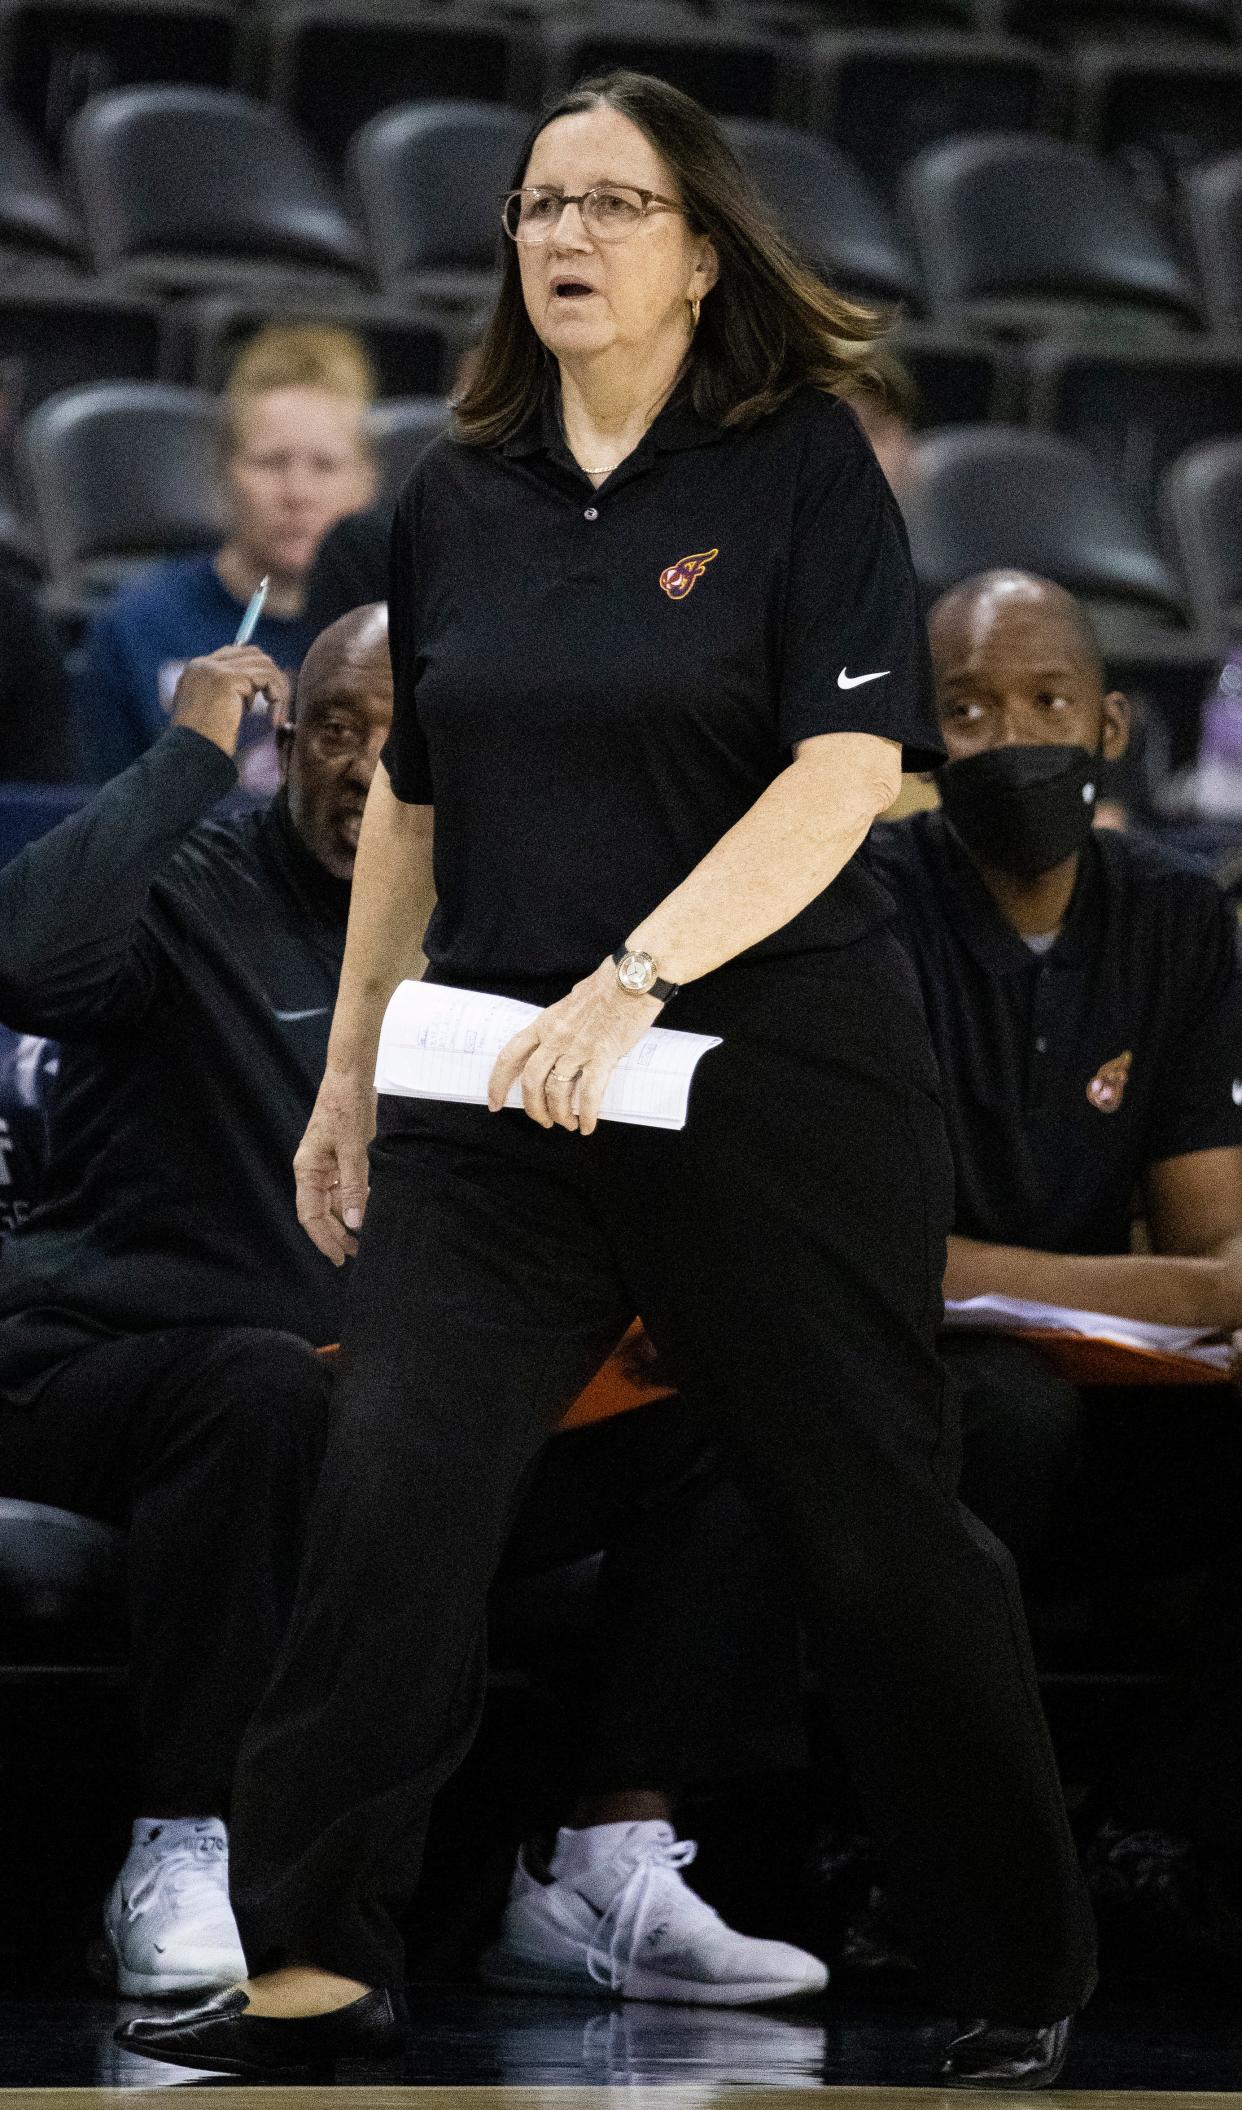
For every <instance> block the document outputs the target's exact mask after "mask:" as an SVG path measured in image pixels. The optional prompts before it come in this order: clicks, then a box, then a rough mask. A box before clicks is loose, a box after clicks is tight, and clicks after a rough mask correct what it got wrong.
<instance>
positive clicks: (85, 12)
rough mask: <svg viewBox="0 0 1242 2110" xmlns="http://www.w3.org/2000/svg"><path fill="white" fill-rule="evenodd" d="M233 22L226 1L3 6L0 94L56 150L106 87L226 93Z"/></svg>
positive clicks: (9, 1)
mask: <svg viewBox="0 0 1242 2110" xmlns="http://www.w3.org/2000/svg"><path fill="white" fill-rule="evenodd" d="M235 19H236V18H235V14H234V10H233V8H232V6H231V5H229V4H227V0H2V4H0V52H2V53H3V58H2V60H0V73H2V77H3V81H4V86H5V93H6V94H7V95H8V97H9V99H10V100H11V101H12V102H13V103H14V104H15V105H16V107H17V108H18V109H19V110H20V111H21V113H22V115H23V116H24V117H25V118H26V120H27V122H28V123H30V124H32V125H34V126H35V127H36V129H37V130H39V131H41V132H43V133H44V134H45V136H46V137H47V139H48V140H49V142H51V143H52V144H57V143H58V142H59V140H60V138H61V136H62V134H63V133H64V131H65V128H66V126H67V125H68V124H69V121H70V119H71V118H72V117H73V116H74V115H75V114H76V113H77V111H78V110H80V109H81V107H82V105H83V103H85V102H86V101H87V100H88V99H89V97H91V96H92V95H102V94H104V93H106V92H107V90H109V89H111V88H128V87H136V86H138V85H139V84H140V83H143V82H151V81H182V82H186V83H193V84H199V85H203V86H213V87H220V88H223V87H226V86H227V85H228V83H229V81H230V80H231V78H232V72H233V45H234V24H235Z"/></svg>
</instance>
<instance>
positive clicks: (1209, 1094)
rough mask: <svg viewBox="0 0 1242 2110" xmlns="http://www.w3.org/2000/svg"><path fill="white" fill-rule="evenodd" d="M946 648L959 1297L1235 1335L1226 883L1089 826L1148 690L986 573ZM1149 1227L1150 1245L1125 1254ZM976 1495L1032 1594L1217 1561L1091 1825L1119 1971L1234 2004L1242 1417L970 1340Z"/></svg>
mask: <svg viewBox="0 0 1242 2110" xmlns="http://www.w3.org/2000/svg"><path fill="white" fill-rule="evenodd" d="M929 628H930V635H931V643H932V651H933V658H934V662H935V669H936V680H937V689H938V694H939V700H940V708H941V718H942V727H943V734H944V741H945V746H946V748H947V749H948V753H949V760H948V762H947V764H946V765H945V767H944V768H943V769H942V770H941V771H940V772H939V776H938V779H937V782H938V786H939V790H940V797H941V810H940V811H939V812H936V813H921V814H918V815H916V816H914V817H913V818H912V819H911V820H909V821H906V822H902V823H899V824H897V825H895V826H892V827H888V828H883V829H880V830H878V831H877V832H876V835H875V836H874V837H873V845H874V849H873V854H874V857H875V860H876V863H877V866H878V869H879V871H880V873H881V876H882V877H883V878H884V881H885V883H886V885H887V886H888V887H889V888H890V890H891V891H892V893H893V894H894V896H895V898H896V900H897V903H898V908H899V915H900V920H901V927H902V929H903V934H904V936H905V938H906V940H907V942H908V944H909V946H910V950H911V953H912V955H913V958H914V961H915V965H916V967H917V969H918V973H919V976H920V980H921V982H922V986H923V994H924V1000H925V1003H926V1005H927V1010H928V1016H929V1020H930V1023H931V1028H932V1037H933V1040H934V1041H935V1043H936V1051H937V1056H938V1060H939V1063H940V1068H941V1073H942V1076H943V1079H944V1085H945V1100H946V1115H947V1120H948V1128H949V1136H950V1142H951V1145H952V1149H953V1155H954V1162H955V1171H956V1175H957V1214H956V1224H955V1235H954V1236H953V1237H951V1238H950V1240H949V1261H948V1272H947V1275H946V1280H945V1294H946V1296H947V1297H948V1298H951V1299H958V1298H967V1297H973V1296H979V1295H983V1294H986V1293H1000V1294H1002V1295H1007V1296H1011V1297H1019V1298H1025V1299H1030V1300H1036V1301H1039V1302H1043V1303H1048V1304H1058V1305H1068V1306H1071V1307H1074V1308H1077V1309H1080V1310H1088V1311H1096V1312H1109V1313H1114V1314H1118V1315H1123V1316H1126V1317H1129V1318H1135V1319H1145V1320H1149V1321H1157V1322H1164V1323H1168V1324H1173V1325H1185V1326H1196V1327H1213V1328H1221V1329H1223V1330H1226V1331H1230V1332H1235V1331H1236V1330H1237V1329H1238V1328H1239V1327H1242V995H1240V991H1239V979H1238V971H1237V966H1236V932H1235V927H1234V923H1233V918H1232V916H1231V915H1230V913H1229V911H1228V910H1227V907H1226V905H1225V903H1224V901H1223V898H1222V897H1221V896H1220V894H1219V893H1218V891H1217V889H1216V888H1215V887H1214V886H1213V885H1212V883H1211V881H1210V880H1208V879H1207V878H1206V877H1201V876H1199V875H1198V874H1196V873H1194V872H1193V871H1191V870H1189V869H1188V868H1187V867H1185V866H1184V865H1182V864H1180V863H1176V862H1174V861H1173V860H1171V859H1169V858H1168V857H1166V856H1165V855H1164V854H1163V853H1162V852H1160V851H1159V850H1157V849H1155V848H1153V847H1151V846H1150V845H1147V844H1142V843H1137V842H1135V841H1133V840H1130V839H1127V838H1125V837H1123V836H1121V835H1118V834H1116V833H1114V832H1112V831H1105V830H1102V829H1101V830H1095V831H1093V828H1092V821H1093V816H1094V809H1095V804H1096V795H1097V791H1098V784H1099V771H1100V766H1101V763H1103V762H1107V761H1111V760H1114V759H1116V758H1118V757H1119V756H1120V755H1121V754H1122V753H1123V751H1124V748H1125V744H1126V737H1127V730H1128V710H1127V705H1126V701H1125V698H1124V697H1123V696H1120V695H1117V694H1115V693H1114V694H1106V693H1105V685H1104V679H1103V671H1102V667H1101V663H1100V657H1099V652H1098V649H1097V647H1096V645H1095V641H1094V639H1093V637H1092V635H1091V632H1090V628H1089V626H1088V624H1087V622H1086V620H1085V617H1084V616H1083V613H1082V611H1081V609H1080V608H1079V607H1078V606H1077V604H1076V603H1075V602H1074V601H1073V600H1072V599H1071V597H1070V596H1069V595H1068V594H1067V593H1065V592H1064V591H1063V590H1062V589H1061V588H1059V587H1056V586H1053V585H1050V584H1049V583H1048V582H1046V581H1044V580H1040V579H1035V578H1031V577H1029V576H1026V575H1024V574H1021V573H1014V572H994V573H990V574H987V575H985V576H984V577H981V578H978V579H972V580H969V581H967V582H966V583H965V584H964V585H962V586H959V587H957V588H956V589H955V590H954V591H953V592H951V593H949V594H946V595H945V596H944V598H943V599H942V600H941V601H940V602H938V603H937V605H936V607H935V608H934V609H933V611H932V614H931V619H930V625H929ZM1136 1217H1142V1218H1143V1219H1144V1226H1145V1237H1144V1239H1143V1240H1142V1241H1141V1242H1142V1243H1143V1244H1144V1245H1145V1247H1146V1250H1142V1251H1139V1250H1137V1249H1136V1248H1137V1246H1138V1245H1139V1244H1140V1240H1139V1239H1138V1238H1132V1229H1131V1227H1132V1219H1134V1218H1136ZM947 1356H948V1360H949V1361H950V1364H951V1366H952V1367H954V1368H955V1370H956V1372H957V1376H958V1379H959V1382H960V1386H961V1391H962V1398H963V1438H964V1441H963V1450H964V1471H963V1476H962V1497H963V1500H965V1501H966V1502H967V1503H968V1505H969V1506H970V1507H971V1508H972V1509H974V1510H975V1511H976V1513H977V1514H979V1515H980V1516H981V1517H982V1518H983V1519H984V1521H985V1522H986V1523H988V1524H989V1525H990V1526H991V1527H992V1529H993V1530H994V1531H996V1533H997V1534H998V1536H999V1537H1001V1538H1002V1539H1003V1540H1005V1541H1006V1543H1007V1544H1008V1545H1009V1546H1010V1549H1011V1551H1012V1552H1013V1553H1014V1555H1015V1557H1016V1558H1017V1559H1018V1561H1019V1565H1020V1567H1021V1568H1022V1569H1023V1572H1024V1575H1025V1577H1026V1579H1027V1581H1028V1583H1029V1584H1030V1585H1031V1586H1032V1587H1033V1588H1035V1589H1038V1587H1039V1585H1040V1581H1041V1578H1042V1577H1043V1576H1045V1575H1047V1576H1050V1577H1051V1578H1052V1579H1054V1580H1055V1582H1056V1584H1057V1586H1058V1587H1059V1588H1060V1589H1061V1590H1062V1591H1063V1590H1064V1589H1065V1588H1066V1587H1067V1586H1070V1587H1072V1586H1073V1585H1075V1584H1077V1585H1078V1586H1079V1587H1080V1588H1081V1587H1084V1586H1085V1587H1087V1588H1092V1587H1095V1586H1100V1585H1103V1586H1105V1587H1107V1588H1108V1589H1109V1590H1111V1591H1112V1592H1114V1593H1116V1591H1117V1589H1118V1587H1119V1586H1120V1588H1121V1590H1122V1592H1123V1594H1126V1595H1128V1594H1130V1587H1129V1586H1132V1585H1133V1584H1134V1583H1136V1582H1139V1581H1142V1582H1146V1581H1147V1580H1149V1579H1150V1578H1151V1577H1152V1576H1153V1575H1167V1574H1171V1573H1182V1572H1185V1571H1188V1570H1199V1569H1202V1568H1203V1567H1204V1565H1205V1563H1207V1564H1210V1570H1211V1572H1210V1574H1209V1578H1208V1584H1207V1587H1206V1589H1205V1591H1204V1592H1203V1593H1202V1594H1201V1595H1200V1597H1199V1598H1198V1600H1197V1606H1196V1611H1195V1614H1194V1618H1193V1631H1192V1633H1191V1634H1190V1635H1189V1637H1187V1639H1188V1645H1187V1646H1186V1648H1185V1652H1184V1660H1185V1661H1186V1662H1187V1664H1189V1665H1191V1666H1192V1668H1191V1670H1190V1673H1189V1675H1188V1677H1187V1679H1186V1681H1185V1682H1179V1685H1178V1687H1177V1689H1176V1690H1175V1691H1174V1692H1172V1693H1171V1694H1170V1696H1169V1713H1168V1720H1167V1722H1166V1723H1165V1724H1163V1725H1162V1726H1161V1728H1160V1730H1159V1733H1158V1736H1157V1737H1156V1738H1154V1739H1153V1740H1152V1741H1151V1742H1150V1743H1148V1744H1146V1745H1145V1746H1144V1747H1143V1748H1142V1749H1141V1750H1138V1751H1134V1752H1132V1753H1131V1757H1130V1760H1129V1762H1128V1764H1127V1769H1126V1773H1125V1777H1124V1778H1123V1777H1122V1776H1121V1775H1120V1774H1119V1773H1118V1774H1116V1775H1115V1776H1114V1777H1113V1778H1112V1779H1111V1780H1110V1781H1109V1782H1108V1783H1107V1787H1106V1789H1105V1790H1104V1791H1103V1792H1102V1795H1101V1799H1100V1801H1099V1803H1098V1804H1097V1806H1096V1808H1095V1811H1094V1821H1095V1831H1094V1837H1093V1839H1092V1843H1091V1845H1090V1847H1089V1850H1088V1864H1089V1868H1090V1869H1091V1870H1092V1871H1093V1872H1094V1874H1095V1876H1096V1878H1097V1880H1096V1882H1095V1885H1094V1887H1095V1890H1096V1896H1097V1909H1098V1910H1099V1911H1100V1916H1101V1921H1102V1934H1103V1937H1104V1955H1105V1960H1106V1963H1107V1959H1108V1953H1109V1935H1110V1932H1111V1933H1112V1935H1113V1945H1112V1946H1113V1953H1114V1955H1116V1954H1117V1953H1118V1950H1119V1949H1120V1948H1121V1947H1123V1946H1125V1947H1126V1948H1128V1950H1129V1951H1130V1953H1131V1954H1134V1953H1135V1951H1136V1950H1137V1949H1139V1948H1140V1947H1141V1948H1142V1950H1143V1951H1144V1953H1145V1955H1146V1956H1148V1957H1150V1956H1151V1955H1152V1953H1153V1939H1154V1941H1155V1943H1156V1945H1157V1947H1156V1953H1158V1954H1159V1955H1160V1956H1162V1958H1163V1961H1164V1963H1165V1965H1166V1966H1170V1967H1171V1966H1172V1965H1173V1963H1174V1961H1176V1962H1177V1963H1178V1964H1179V1965H1189V1967H1190V1970H1191V1974H1192V1975H1193V1976H1194V1977H1195V1979H1196V1981H1197V1982H1200V1983H1201V1982H1202V1980H1203V1978H1204V1976H1205V1975H1206V1974H1207V1972H1208V1969H1209V1962H1210V1963H1211V1964H1212V1965H1213V1966H1214V1967H1215V1968H1216V1969H1217V1970H1218V1971H1222V1970H1223V1974H1224V1977H1225V1979H1226V1981H1227V1982H1228V1983H1229V1984H1230V1985H1231V1987H1232V1988H1233V1990H1234V1991H1235V1993H1236V1986H1237V1984H1238V1983H1239V1982H1242V1981H1239V1979H1238V1975H1237V1974H1238V1969H1239V1965H1240V1964H1242V1929H1240V1928H1239V1926H1238V1924H1237V1922H1236V1921H1235V1920H1234V1918H1233V1916H1232V1914H1231V1912H1230V1910H1229V1908H1228V1906H1227V1905H1226V1903H1225V1902H1224V1899H1223V1897H1222V1896H1221V1894H1220V1893H1219V1892H1218V1890H1217V1887H1216V1884H1215V1881H1214V1880H1212V1881H1209V1880H1208V1879H1206V1878H1205V1877H1204V1875H1203V1872H1202V1867H1201V1866H1200V1867H1198V1868H1196V1865H1195V1863H1196V1855H1197V1857H1198V1859H1199V1861H1200V1862H1201V1863H1204V1862H1210V1863H1213V1864H1215V1868H1216V1869H1217V1870H1219V1871H1223V1875H1224V1879H1225V1883H1226V1886H1227V1887H1231V1888H1232V1890H1233V1892H1234V1902H1235V1903H1236V1904H1242V1798H1239V1796H1238V1794H1237V1786H1236V1768H1237V1752H1238V1750H1239V1748H1240V1747H1242V1559H1240V1556H1239V1554H1238V1552H1237V1550H1236V1537H1237V1535H1236V1519H1237V1513H1238V1505H1239V1495H1240V1493H1242V1446H1240V1444H1239V1438H1238V1434H1237V1431H1236V1422H1237V1402H1236V1399H1235V1398H1234V1397H1233V1395H1232V1393H1228V1394H1225V1395H1224V1396H1223V1397H1222V1394H1221V1393H1220V1392H1217V1391H1205V1390H1189V1389H1188V1390H1187V1391H1186V1392H1185V1393H1182V1392H1178V1391H1171V1390H1168V1389H1165V1390H1162V1391H1154V1390H1149V1391H1141V1390H1137V1389H1136V1390H1135V1391H1126V1392H1125V1393H1124V1394H1121V1393H1118V1392H1103V1393H1097V1394H1094V1395H1093V1394H1086V1395H1080V1394H1079V1393H1078V1392H1077V1391H1076V1390H1075V1388H1073V1387H1072V1386H1070V1385H1069V1384H1067V1383H1066V1382H1065V1381H1064V1380H1062V1379H1060V1378H1058V1377H1057V1376H1055V1375H1054V1374H1053V1373H1052V1372H1050V1371H1049V1370H1048V1369H1047V1368H1046V1366H1044V1365H1043V1364H1042V1363H1040V1361H1039V1360H1038V1358H1037V1357H1036V1356H1035V1354H1034V1353H1033V1351H1031V1350H1030V1349H1028V1348H1026V1347H1024V1346H1023V1345H1022V1344H1021V1343H1020V1342H1018V1341H1017V1340H1014V1339H1001V1338H998V1337H992V1338H990V1339H989V1338H985V1337H981V1336H970V1337H963V1336H960V1335H959V1336H956V1337H953V1336H950V1337H949V1340H948V1342H947Z"/></svg>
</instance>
